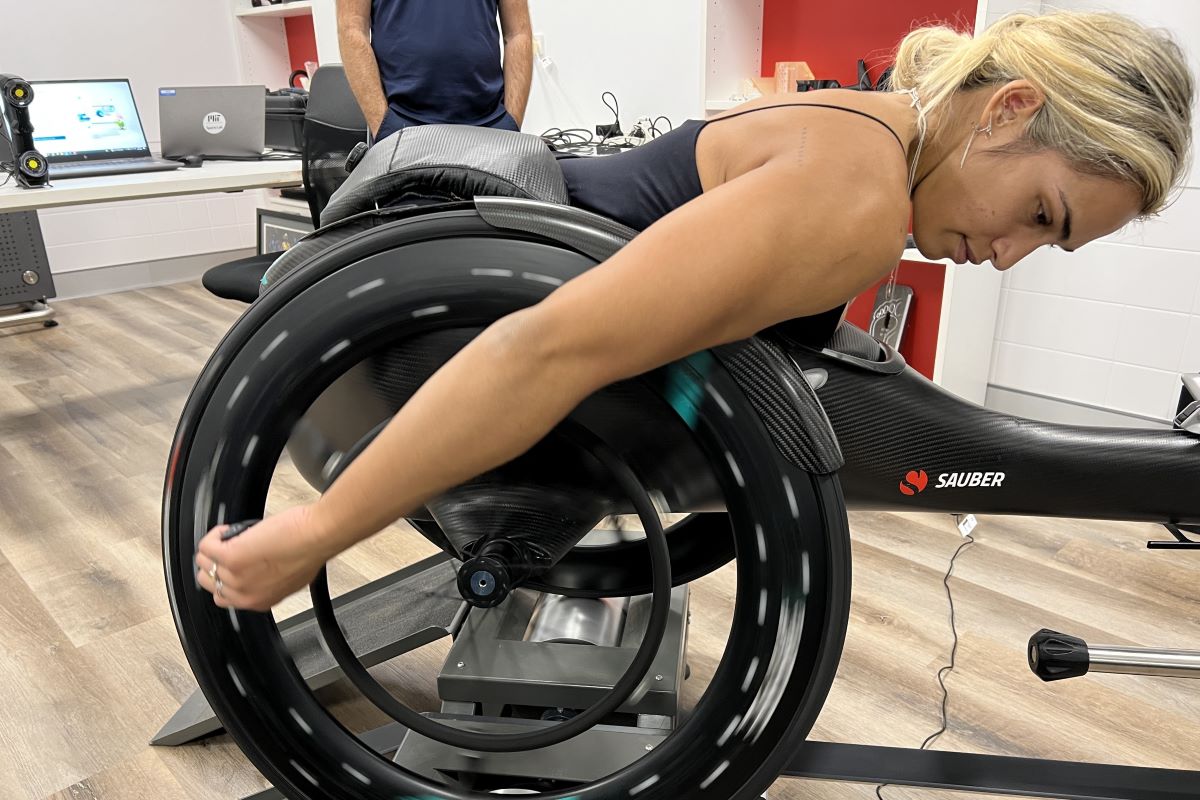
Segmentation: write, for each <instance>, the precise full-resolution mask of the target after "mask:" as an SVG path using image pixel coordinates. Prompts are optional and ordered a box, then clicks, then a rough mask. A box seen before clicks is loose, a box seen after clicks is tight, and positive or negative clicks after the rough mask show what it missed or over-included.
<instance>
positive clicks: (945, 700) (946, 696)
mask: <svg viewBox="0 0 1200 800" xmlns="http://www.w3.org/2000/svg"><path fill="white" fill-rule="evenodd" d="M966 539H967V540H966V541H965V542H963V543H962V544H960V545H959V546H958V549H957V550H955V551H954V555H952V556H950V566H949V568H948V569H947V570H946V576H945V577H944V578H942V586H945V587H946V599H947V600H948V601H949V602H950V633H952V634H953V635H954V644H952V645H951V647H950V663H949V664H947V665H946V666H944V667H942V668H941V669H939V670H938V685H939V686H941V687H942V726H941V727H940V728H938V729H937V730H936V731H934V732H933V733H931V734H929V736H927V737H926V738H925V741H923V742H921V748H920V749H922V750H924V749H925V748H927V747H929V745H930V744H932V743H933V741H934V740H935V739H937V738H938V737H939V736H941V735H942V734H943V733H945V732H946V727H947V725H948V721H949V720H948V716H947V711H946V706H947V705H948V704H949V702H950V691H949V690H948V689H947V688H946V676H947V675H949V674H950V673H951V672H953V671H954V662H955V659H956V657H957V656H958V626H957V624H956V622H955V619H954V595H953V594H952V593H951V592H950V576H951V575H953V574H954V562H955V561H957V560H958V554H959V553H961V552H962V551H963V549H964V548H966V547H967V546H969V545H972V544H975V537H973V536H971V534H969V533H968V534H966ZM884 786H891V784H890V783H883V784H880V785H879V786H876V787H875V796H876V797H877V798H879V800H883V795H882V794H881V791H882V789H883V787H884Z"/></svg>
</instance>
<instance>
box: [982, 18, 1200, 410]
mask: <svg viewBox="0 0 1200 800" xmlns="http://www.w3.org/2000/svg"><path fill="white" fill-rule="evenodd" d="M992 4H993V5H996V3H995V0H993V3H992ZM1053 5H1054V6H1055V7H1057V8H1064V9H1106V10H1113V11H1119V12H1122V13H1126V14H1129V15H1131V16H1133V17H1135V18H1137V19H1140V20H1142V21H1144V22H1147V23H1149V24H1152V25H1156V26H1159V27H1163V28H1166V29H1168V30H1170V31H1171V32H1172V33H1173V34H1174V35H1175V37H1176V39H1177V40H1178V41H1179V42H1180V43H1181V44H1182V45H1183V46H1184V48H1185V49H1186V50H1188V53H1189V58H1190V60H1191V63H1192V68H1193V71H1195V70H1196V67H1197V64H1198V63H1200V3H1192V2H1179V0H1057V2H1055V3H1054V4H1053ZM1045 6H1046V7H1047V8H1048V7H1050V6H1051V3H1049V2H1047V3H1046V4H1045ZM991 17H992V14H991V10H990V9H989V18H991ZM1198 220H1200V172H1197V171H1196V169H1195V167H1194V168H1193V171H1192V173H1191V177H1190V179H1189V180H1188V182H1187V188H1185V189H1184V190H1183V193H1182V194H1181V196H1180V197H1179V200H1178V202H1177V203H1176V204H1175V205H1174V206H1172V207H1171V208H1170V209H1168V210H1167V211H1166V212H1165V213H1164V214H1163V215H1162V216H1161V217H1160V218H1159V219H1156V220H1154V221H1151V222H1147V223H1137V224H1135V225H1134V226H1132V227H1131V228H1130V229H1128V230H1126V231H1122V232H1120V233H1118V234H1115V235H1113V236H1111V237H1108V238H1106V239H1104V240H1102V241H1098V242H1094V243H1092V244H1089V245H1088V246H1087V247H1085V248H1083V249H1082V250H1081V251H1080V252H1078V253H1074V254H1069V253H1063V252H1061V251H1058V250H1047V249H1043V250H1040V251H1038V252H1037V253H1035V254H1033V255H1031V256H1030V257H1028V258H1027V259H1025V261H1023V262H1022V263H1021V264H1020V265H1018V266H1017V267H1016V268H1015V269H1013V270H1011V271H1009V272H1008V273H1006V275H1005V278H1004V288H1003V289H1002V291H1001V309H1000V317H999V321H998V323H997V328H996V343H995V348H994V351H993V358H992V370H991V377H990V381H989V383H990V386H989V392H988V401H987V404H988V405H989V406H991V407H994V408H998V409H1001V410H1004V411H1009V412H1012V413H1020V414H1028V415H1029V416H1043V417H1044V416H1047V413H1053V415H1054V416H1055V417H1057V418H1058V419H1062V420H1067V421H1079V422H1081V423H1087V422H1091V421H1093V420H1096V419H1097V416H1096V414H1095V413H1094V412H1093V409H1100V410H1102V411H1106V412H1115V413H1117V414H1122V415H1130V416H1131V417H1132V418H1135V419H1141V420H1153V421H1159V422H1162V423H1165V422H1166V421H1167V420H1169V419H1170V418H1171V417H1172V416H1173V415H1174V411H1175V404H1176V402H1177V400H1178V397H1179V387H1180V382H1179V373H1180V372H1181V371H1190V372H1196V371H1200V225H1198V224H1197V221H1198ZM1059 401H1061V402H1059ZM1056 406H1057V407H1056ZM1110 419H1116V418H1111V415H1110Z"/></svg>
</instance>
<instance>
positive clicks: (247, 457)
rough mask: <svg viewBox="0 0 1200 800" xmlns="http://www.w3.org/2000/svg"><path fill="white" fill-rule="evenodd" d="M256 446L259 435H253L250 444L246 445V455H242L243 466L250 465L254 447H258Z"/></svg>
mask: <svg viewBox="0 0 1200 800" xmlns="http://www.w3.org/2000/svg"><path fill="white" fill-rule="evenodd" d="M256 447H258V437H257V436H251V437H250V444H248V445H246V454H245V455H244V456H242V466H243V467H247V466H249V465H250V459H251V457H253V455H254V448H256Z"/></svg>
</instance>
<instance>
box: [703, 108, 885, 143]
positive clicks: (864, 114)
mask: <svg viewBox="0 0 1200 800" xmlns="http://www.w3.org/2000/svg"><path fill="white" fill-rule="evenodd" d="M768 108H832V109H833V110H834V111H847V112H849V113H851V114H858V115H859V116H860V117H866V118H867V119H870V120H874V121H875V122H878V123H879V124H880V125H882V126H883V127H884V128H885V129H886V130H887V132H888V133H890V134H891V135H892V136H894V137H896V144H898V145H900V149H901V150H904V151H905V154H906V155H907V153H908V150H907V148H905V146H904V140H903V139H901V138H900V134H898V133H896V131H894V130H892V126H891V125H888V124H887V123H886V122H884V121H883V120H881V119H880V118H879V117H876V116H872V115H871V114H868V113H867V112H865V111H859V110H858V109H856V108H846V107H845V106H835V105H829V104H827V103H776V104H775V105H770V106H759V107H758V108H748V109H746V110H745V111H739V112H737V113H736V114H730V115H728V116H725V117H721V118H720V119H710V120H707V121H705V123H704V124H705V125H711V124H712V123H714V122H721V121H722V120H726V119H733V118H734V117H740V116H742V115H743V114H753V113H754V112H755V111H766V110H767V109H768Z"/></svg>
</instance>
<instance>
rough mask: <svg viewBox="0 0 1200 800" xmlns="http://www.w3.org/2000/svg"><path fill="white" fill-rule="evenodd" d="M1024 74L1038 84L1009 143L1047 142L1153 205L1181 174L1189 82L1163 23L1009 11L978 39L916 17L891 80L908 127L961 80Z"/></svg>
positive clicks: (921, 123)
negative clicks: (1035, 101)
mask: <svg viewBox="0 0 1200 800" xmlns="http://www.w3.org/2000/svg"><path fill="white" fill-rule="evenodd" d="M1017 79H1025V80H1027V81H1029V82H1030V83H1031V84H1033V85H1034V86H1036V87H1038V89H1040V90H1041V91H1042V92H1043V93H1044V94H1045V98H1046V99H1045V103H1044V104H1043V106H1042V108H1040V109H1039V110H1038V112H1037V113H1036V114H1035V116H1034V118H1033V119H1032V120H1031V121H1030V123H1029V125H1028V127H1027V129H1026V131H1025V136H1024V137H1023V138H1022V140H1021V141H1020V143H1019V144H1018V147H1017V148H1016V149H1017V151H1019V152H1030V151H1038V150H1043V149H1049V150H1054V151H1056V152H1058V153H1060V154H1062V155H1063V156H1064V157H1065V158H1066V159H1067V161H1068V162H1069V163H1070V164H1071V165H1072V167H1074V168H1075V169H1077V170H1079V171H1080V172H1083V173H1086V174H1090V175H1098V176H1101V177H1106V178H1115V179H1118V180H1122V181H1126V182H1128V183H1130V184H1132V185H1133V186H1135V187H1137V189H1138V190H1139V191H1140V193H1141V202H1142V207H1141V214H1142V216H1151V215H1153V214H1157V213H1158V212H1160V211H1161V210H1162V209H1163V208H1165V207H1166V205H1168V203H1169V200H1170V196H1171V194H1172V191H1173V189H1174V188H1175V187H1176V186H1177V185H1178V184H1179V183H1180V182H1181V179H1182V178H1183V176H1184V175H1185V174H1186V171H1187V168H1188V164H1189V155H1190V147H1191V138H1192V128H1191V115H1192V108H1191V106H1192V99H1193V94H1194V91H1195V88H1194V85H1193V80H1192V74H1191V71H1190V70H1189V69H1188V64H1187V59H1186V58H1185V57H1184V55H1183V52H1182V50H1181V49H1180V48H1179V46H1178V45H1177V44H1176V43H1175V41H1174V40H1173V39H1172V38H1171V37H1170V35H1169V34H1167V33H1166V32H1165V31H1159V30H1153V29H1149V28H1146V27H1145V26H1143V25H1141V24H1140V23H1138V22H1135V21H1134V20H1132V19H1130V18H1128V17H1125V16H1122V15H1120V14H1113V13H1092V12H1068V11H1058V12H1052V13H1048V14H1044V15H1040V16H1034V15H1030V14H1023V13H1017V14H1009V15H1008V16H1005V17H1004V18H1002V19H1001V20H1000V21H998V22H997V23H995V24H994V25H992V26H991V27H990V28H988V29H987V30H986V31H984V32H983V33H982V34H981V35H980V36H979V38H972V37H971V36H969V35H967V34H963V33H959V32H957V31H955V30H953V29H951V28H947V27H942V26H935V27H928V28H919V29H917V30H914V31H912V32H911V33H909V34H908V35H907V36H906V37H905V38H904V40H903V41H902V42H901V43H900V47H899V49H898V50H897V53H896V65H895V69H894V71H893V73H892V77H891V84H890V88H891V89H892V90H894V91H904V92H908V93H912V92H914V91H915V92H916V97H918V98H919V103H918V108H919V119H918V128H919V131H920V132H921V134H922V136H924V134H925V132H926V128H927V126H928V120H929V118H930V115H931V114H934V113H935V112H936V111H938V110H939V109H942V108H949V107H950V105H951V104H952V102H953V100H954V97H955V95H956V94H957V93H958V92H960V91H964V90H970V89H976V88H981V87H985V86H997V87H998V86H1000V85H1003V84H1005V83H1007V82H1008V81H1012V80H1017Z"/></svg>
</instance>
